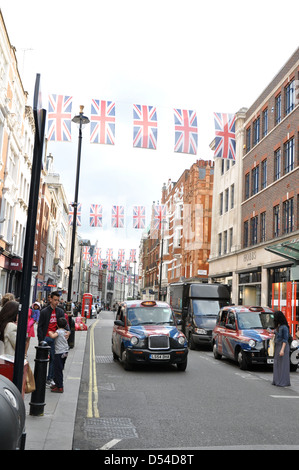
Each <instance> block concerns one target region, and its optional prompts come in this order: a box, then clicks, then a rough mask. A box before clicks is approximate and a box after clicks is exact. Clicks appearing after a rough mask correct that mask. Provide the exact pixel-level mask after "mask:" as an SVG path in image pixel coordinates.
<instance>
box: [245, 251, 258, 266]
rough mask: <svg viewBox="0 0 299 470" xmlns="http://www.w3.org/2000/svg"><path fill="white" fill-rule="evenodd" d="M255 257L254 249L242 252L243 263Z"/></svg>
mask: <svg viewBox="0 0 299 470" xmlns="http://www.w3.org/2000/svg"><path fill="white" fill-rule="evenodd" d="M255 259H256V251H249V253H244V255H243V260H244V263H248V262H249V261H253V260H255Z"/></svg>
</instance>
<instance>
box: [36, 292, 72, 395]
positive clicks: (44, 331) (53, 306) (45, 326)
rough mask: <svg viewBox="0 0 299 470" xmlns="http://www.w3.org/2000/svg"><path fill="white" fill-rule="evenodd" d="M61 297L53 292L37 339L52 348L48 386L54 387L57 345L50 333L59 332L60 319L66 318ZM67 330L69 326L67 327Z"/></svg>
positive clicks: (42, 311) (42, 317) (44, 309)
mask: <svg viewBox="0 0 299 470" xmlns="http://www.w3.org/2000/svg"><path fill="white" fill-rule="evenodd" d="M59 299H60V295H59V292H58V291H54V292H51V294H50V303H49V305H47V307H45V308H43V309H42V310H41V312H40V316H39V321H38V327H37V337H38V341H39V342H41V341H46V343H47V344H48V346H50V348H51V349H50V361H49V370H48V376H47V385H48V386H51V385H54V381H53V377H54V355H55V344H54V339H53V338H51V337H50V335H49V332H50V331H52V332H53V333H55V332H56V330H57V320H58V318H61V317H63V318H65V313H64V310H62V308H59V307H58V304H59ZM67 329H69V326H68V325H67Z"/></svg>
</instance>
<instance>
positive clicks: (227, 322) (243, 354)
mask: <svg viewBox="0 0 299 470" xmlns="http://www.w3.org/2000/svg"><path fill="white" fill-rule="evenodd" d="M273 329H274V310H272V309H270V308H268V307H245V306H243V305H240V306H228V307H224V308H222V309H221V310H220V312H219V314H218V318H217V323H216V326H215V328H214V330H213V335H212V347H213V353H214V357H215V359H221V357H222V356H226V357H228V358H230V359H233V360H234V361H237V362H238V363H239V366H240V368H241V369H243V370H246V369H248V368H249V367H250V366H251V365H252V364H273V362H274V357H273V353H272V352H271V349H270V340H271V338H273V337H274V332H273ZM298 346H299V342H298V341H296V340H294V341H292V343H291V346H290V369H291V371H296V370H297V367H298V364H297V363H296V362H297V361H296V360H294V355H293V356H292V353H293V352H294V351H298Z"/></svg>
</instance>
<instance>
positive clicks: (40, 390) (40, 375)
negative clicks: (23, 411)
mask: <svg viewBox="0 0 299 470" xmlns="http://www.w3.org/2000/svg"><path fill="white" fill-rule="evenodd" d="M35 349H36V358H35V367H34V380H35V390H34V392H32V394H31V401H30V403H29V405H30V411H29V414H30V415H31V416H43V414H44V407H45V404H46V403H45V394H46V380H47V366H48V362H49V353H50V349H51V348H50V346H48V344H47V343H46V341H41V342H40V343H39V345H38V346H35Z"/></svg>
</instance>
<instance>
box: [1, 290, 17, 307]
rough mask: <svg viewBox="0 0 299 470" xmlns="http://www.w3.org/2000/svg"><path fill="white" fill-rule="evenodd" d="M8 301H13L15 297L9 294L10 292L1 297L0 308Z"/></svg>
mask: <svg viewBox="0 0 299 470" xmlns="http://www.w3.org/2000/svg"><path fill="white" fill-rule="evenodd" d="M10 300H15V296H14V295H13V294H11V293H10V292H7V293H6V294H4V295H3V297H2V299H1V305H0V307H1V308H3V307H4V305H5V304H6V302H9V301H10Z"/></svg>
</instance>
